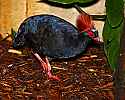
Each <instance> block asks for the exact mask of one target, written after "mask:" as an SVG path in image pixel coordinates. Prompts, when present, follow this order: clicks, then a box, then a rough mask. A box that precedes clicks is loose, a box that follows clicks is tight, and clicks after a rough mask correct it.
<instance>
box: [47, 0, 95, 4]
mask: <svg viewBox="0 0 125 100" xmlns="http://www.w3.org/2000/svg"><path fill="white" fill-rule="evenodd" d="M48 1H51V2H57V3H61V4H72V3H89V2H92V1H95V0H48Z"/></svg>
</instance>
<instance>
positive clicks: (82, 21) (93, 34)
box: [76, 13, 99, 42]
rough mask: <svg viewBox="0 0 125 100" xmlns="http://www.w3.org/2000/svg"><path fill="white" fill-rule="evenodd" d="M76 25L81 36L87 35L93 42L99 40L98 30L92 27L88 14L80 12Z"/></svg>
mask: <svg viewBox="0 0 125 100" xmlns="http://www.w3.org/2000/svg"><path fill="white" fill-rule="evenodd" d="M76 25H77V28H78V31H79V32H80V33H81V34H82V36H88V37H89V38H90V39H91V40H94V42H99V37H98V31H97V30H96V29H95V28H94V23H93V22H92V18H91V16H90V15H88V14H87V13H85V14H82V13H81V14H80V15H79V16H78V17H77V20H76Z"/></svg>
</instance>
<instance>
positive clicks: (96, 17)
mask: <svg viewBox="0 0 125 100" xmlns="http://www.w3.org/2000/svg"><path fill="white" fill-rule="evenodd" d="M74 7H75V8H76V9H77V11H78V12H79V13H82V14H87V13H86V12H85V11H83V10H82V9H81V8H80V7H79V6H78V5H76V4H75V5H74ZM87 15H89V14H87ZM90 16H91V17H92V19H93V20H100V21H105V19H106V15H90Z"/></svg>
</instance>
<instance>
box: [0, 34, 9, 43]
mask: <svg viewBox="0 0 125 100" xmlns="http://www.w3.org/2000/svg"><path fill="white" fill-rule="evenodd" d="M9 37H11V35H8V36H6V37H5V38H3V39H1V40H0V42H2V41H5V40H6V39H8V38H9Z"/></svg>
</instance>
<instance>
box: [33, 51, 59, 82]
mask: <svg viewBox="0 0 125 100" xmlns="http://www.w3.org/2000/svg"><path fill="white" fill-rule="evenodd" d="M33 55H34V56H35V57H36V59H37V60H38V61H39V62H40V65H41V67H43V70H44V72H46V73H47V75H48V78H49V79H55V80H59V78H58V77H57V76H53V75H52V73H51V65H50V63H49V60H48V58H47V57H45V61H44V60H43V59H42V58H41V57H40V56H39V55H38V54H37V53H33Z"/></svg>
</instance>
